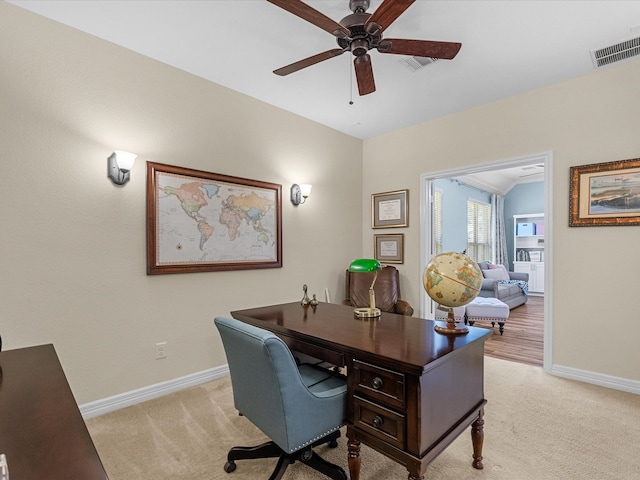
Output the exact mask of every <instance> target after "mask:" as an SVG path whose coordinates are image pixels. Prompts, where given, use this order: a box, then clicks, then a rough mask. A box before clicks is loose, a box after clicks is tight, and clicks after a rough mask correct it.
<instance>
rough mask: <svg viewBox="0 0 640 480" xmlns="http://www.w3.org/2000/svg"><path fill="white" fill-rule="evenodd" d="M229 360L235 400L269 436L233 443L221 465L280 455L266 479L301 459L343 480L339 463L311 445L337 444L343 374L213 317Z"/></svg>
mask: <svg viewBox="0 0 640 480" xmlns="http://www.w3.org/2000/svg"><path fill="white" fill-rule="evenodd" d="M214 322H215V324H216V327H217V328H218V331H219V332H220V336H221V337H222V343H223V344H224V349H225V352H226V354H227V361H228V362H229V371H230V373H231V385H232V388H233V401H234V404H235V407H236V408H237V409H238V411H239V412H240V413H241V414H242V415H244V416H245V417H247V418H248V419H249V420H250V421H251V422H252V423H253V424H254V425H256V426H257V427H258V428H259V429H260V430H262V432H263V433H264V434H265V435H267V436H268V437H269V438H270V439H271V441H270V442H267V443H264V444H262V445H259V446H257V447H234V448H232V449H231V450H230V451H229V454H228V455H227V463H226V464H225V466H224V469H225V471H226V472H227V473H230V472H233V471H234V470H235V469H236V464H235V462H236V460H244V459H252V458H270V457H279V460H278V463H277V465H276V468H275V470H274V472H273V473H272V474H271V477H269V480H278V479H280V478H281V477H282V475H283V474H284V472H285V470H286V468H287V466H288V465H290V464H292V463H294V462H295V461H297V460H300V461H302V462H304V463H305V464H307V465H308V466H310V467H312V468H314V469H315V470H318V471H319V472H321V473H323V474H324V475H327V476H328V477H330V478H332V479H334V480H347V475H346V473H345V472H344V470H343V469H342V468H340V467H339V466H337V465H334V464H332V463H329V462H327V461H326V460H324V459H322V458H321V457H320V456H319V455H318V454H317V453H315V452H314V451H313V450H312V448H313V447H315V446H317V445H321V444H323V443H328V444H329V446H330V447H336V446H337V445H338V444H337V442H336V440H337V438H338V437H339V436H340V430H339V429H340V427H341V426H342V425H343V422H344V418H345V417H346V395H347V385H346V381H345V379H344V377H342V376H341V375H339V374H337V373H335V372H333V371H330V370H326V369H323V368H318V367H315V366H313V365H307V364H303V365H297V364H296V361H295V360H294V358H293V355H292V354H291V351H290V350H289V348H288V347H287V345H286V344H285V343H284V342H283V341H282V340H281V339H280V338H278V337H277V336H276V335H274V334H273V333H271V332H268V331H266V330H263V329H261V328H257V327H254V326H252V325H248V324H246V323H243V322H240V321H238V320H234V319H230V318H221V317H217V318H216V319H215V320H214Z"/></svg>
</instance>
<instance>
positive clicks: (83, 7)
mask: <svg viewBox="0 0 640 480" xmlns="http://www.w3.org/2000/svg"><path fill="white" fill-rule="evenodd" d="M7 1H8V2H9V3H13V4H15V5H18V6H20V7H23V8H25V9H28V10H31V11H33V12H36V13H38V14H40V15H43V16H45V17H48V18H51V19H53V20H57V21H59V22H61V23H64V24H67V25H69V26H72V27H75V28H77V29H80V30H82V31H85V32H87V33H90V34H92V35H95V36H97V37H100V38H103V39H105V40H108V41H110V42H113V43H115V44H118V45H121V46H123V47H126V48H128V49H131V50H133V51H136V52H139V53H141V54H143V55H146V56H148V57H151V58H154V59H156V60H159V61H161V62H163V63H166V64H169V65H173V66H175V67H177V68H180V69H182V70H185V71H187V72H190V73H192V74H194V75H198V76H200V77H203V78H205V79H208V80H210V81H212V82H215V83H217V84H221V85H224V86H226V87H228V88H231V89H233V90H236V91H238V92H242V93H244V94H246V95H249V96H251V97H254V98H257V99H259V100H262V101H264V102H267V103H269V104H272V105H275V106H277V107H280V108H282V109H285V110H288V111H291V112H293V113H296V114H298V115H301V116H303V117H306V118H309V119H311V120H314V121H317V122H319V123H321V124H324V125H327V126H329V127H331V128H334V129H336V130H339V131H341V132H344V133H346V134H348V135H351V136H354V137H357V138H361V139H366V138H369V137H372V136H375V135H379V134H382V133H385V132H389V131H393V130H397V129H400V128H403V127H407V126H410V125H414V124H417V123H420V122H424V121H428V120H431V119H435V118H438V117H441V116H444V115H447V114H451V113H454V112H458V111H462V110H465V109H468V108H471V107H474V106H477V105H481V104H485V103H488V102H492V101H495V100H498V99H501V98H504V97H508V96H511V95H515V94H518V93H521V92H524V91H527V90H530V89H533V88H536V87H540V86H544V85H549V84H552V83H556V82H560V81H563V80H566V79H569V78H572V77H576V76H579V75H584V74H588V73H590V72H593V71H594V66H593V63H592V60H591V55H590V51H591V50H592V49H596V48H600V47H603V46H607V45H610V44H613V43H617V42H619V41H621V40H625V39H628V38H629V37H631V36H638V35H640V1H637V0H634V1H614V0H605V1H596V0H590V1H577V0H570V1H561V0H553V1H544V0H533V1H527V0H508V1H507V0H499V1H478V0H475V1H463V0H460V1H455V0H453V1H430V0H429V1H428V0H418V1H416V2H415V3H414V4H413V5H411V6H410V7H409V9H408V10H407V11H406V12H405V13H404V14H402V15H401V16H400V17H399V18H398V19H397V20H396V21H395V22H394V23H393V24H392V25H391V26H390V27H389V28H387V29H386V30H385V32H384V37H386V38H393V37H396V38H410V39H421V40H439V41H455V42H461V43H462V49H461V50H460V53H459V54H458V55H457V57H456V58H455V59H453V60H450V61H449V60H439V61H437V62H435V63H433V64H431V65H428V66H426V67H424V68H422V69H419V70H417V71H412V70H411V69H410V68H409V67H408V66H407V62H406V60H407V58H408V57H404V56H399V55H393V54H381V53H379V52H377V51H375V50H373V51H371V52H370V54H371V61H372V64H373V71H374V75H375V81H376V87H377V90H376V92H374V93H372V94H370V95H366V96H362V97H360V96H358V93H357V86H356V85H355V81H354V78H353V64H352V58H353V57H352V56H351V55H349V54H344V55H341V56H339V57H336V58H332V59H330V60H327V61H324V62H321V63H319V64H316V65H313V66H311V67H308V68H306V69H303V70H301V71H299V72H296V73H293V74H291V75H288V76H286V77H279V76H276V75H274V74H273V73H272V71H273V70H275V69H276V68H279V67H283V66H285V65H288V64H290V63H292V62H295V61H298V60H301V59H303V58H306V57H309V56H311V55H314V54H316V53H320V52H324V51H326V50H330V49H332V48H337V44H336V40H335V38H334V37H333V36H332V35H330V34H329V33H327V32H325V31H324V30H321V29H320V28H318V27H316V26H314V25H312V24H310V23H308V22H306V21H304V20H302V19H300V18H298V17H296V16H294V15H292V14H290V13H288V12H286V11H284V10H282V9H281V8H279V7H276V6H275V5H273V4H270V3H268V2H267V1H266V0H230V1H224V0H210V1H190V0H180V1H171V0H163V1H136V0H129V1H116V0H102V1H101V0H92V1H82V2H80V1H68V0H57V1H55V2H54V1H50V0H44V1H29V0H25V1H23V0H7ZM307 3H308V4H309V5H311V6H312V7H313V8H315V9H317V10H318V11H320V12H322V13H323V14H325V15H326V16H328V17H330V18H332V19H334V20H336V21H339V20H340V19H341V18H343V17H344V16H346V15H348V14H350V13H351V12H350V11H349V9H348V0H308V1H307ZM380 3H381V0H372V2H371V7H370V8H369V9H368V12H369V13H371V12H373V11H374V10H375V9H376V8H377V7H378V6H379V5H380ZM636 58H640V57H636ZM632 61H638V60H632ZM604 68H606V67H604ZM351 100H352V101H353V104H350V101H351Z"/></svg>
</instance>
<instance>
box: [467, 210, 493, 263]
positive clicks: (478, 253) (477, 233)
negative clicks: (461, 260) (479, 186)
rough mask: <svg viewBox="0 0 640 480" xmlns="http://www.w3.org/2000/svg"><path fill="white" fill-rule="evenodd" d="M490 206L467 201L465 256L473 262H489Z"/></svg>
mask: <svg viewBox="0 0 640 480" xmlns="http://www.w3.org/2000/svg"><path fill="white" fill-rule="evenodd" d="M490 240H491V205H488V204H486V203H480V202H478V201H475V200H467V255H468V256H469V258H471V260H474V261H475V262H486V261H491V241H490Z"/></svg>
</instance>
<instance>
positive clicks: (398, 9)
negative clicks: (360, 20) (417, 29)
mask: <svg viewBox="0 0 640 480" xmlns="http://www.w3.org/2000/svg"><path fill="white" fill-rule="evenodd" d="M415 1H416V0H384V2H382V5H380V6H379V7H378V8H377V9H376V11H375V12H373V14H372V15H371V16H370V17H369V20H367V23H365V25H364V26H365V29H366V30H367V33H369V34H371V35H379V34H381V33H382V32H383V31H384V30H386V28H387V27H388V26H389V25H391V24H392V23H393V22H394V21H395V20H396V18H398V17H399V16H400V15H402V13H403V12H404V11H405V10H406V9H407V8H409V7H410V6H411V4H412V3H413V2H415Z"/></svg>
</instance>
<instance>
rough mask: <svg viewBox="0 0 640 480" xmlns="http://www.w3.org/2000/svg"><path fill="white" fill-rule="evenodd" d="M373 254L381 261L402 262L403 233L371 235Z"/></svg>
mask: <svg viewBox="0 0 640 480" xmlns="http://www.w3.org/2000/svg"><path fill="white" fill-rule="evenodd" d="M373 252H374V253H373V256H374V258H375V259H376V260H378V261H380V262H381V263H404V234H403V233H389V234H380V235H374V236H373Z"/></svg>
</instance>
